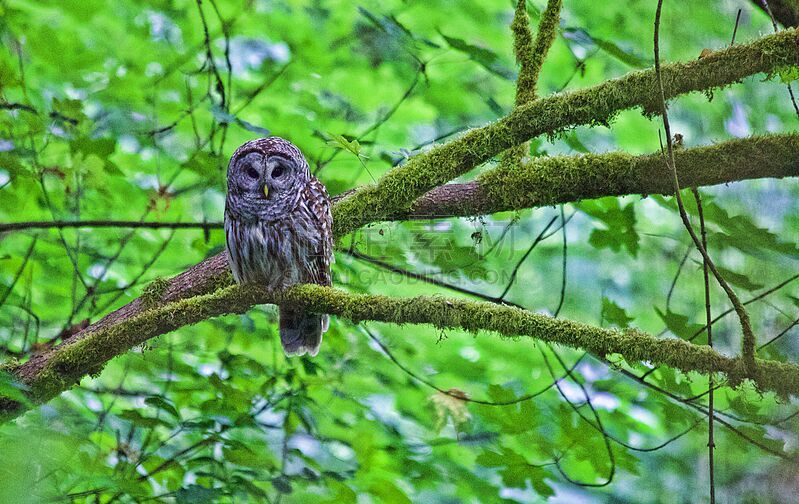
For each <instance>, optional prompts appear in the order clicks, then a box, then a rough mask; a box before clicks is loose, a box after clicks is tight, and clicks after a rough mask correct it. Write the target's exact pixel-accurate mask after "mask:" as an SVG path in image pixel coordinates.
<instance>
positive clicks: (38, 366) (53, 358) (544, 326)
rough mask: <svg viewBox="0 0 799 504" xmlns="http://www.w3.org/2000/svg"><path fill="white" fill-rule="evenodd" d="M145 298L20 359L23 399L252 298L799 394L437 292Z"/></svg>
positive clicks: (704, 351)
mask: <svg viewBox="0 0 799 504" xmlns="http://www.w3.org/2000/svg"><path fill="white" fill-rule="evenodd" d="M195 273H197V274H203V272H195ZM184 275H185V274H184ZM186 279H187V280H189V281H190V280H191V279H190V278H186ZM166 295H167V294H166V293H165V297H166ZM151 301H153V302H152V303H150V304H149V306H150V308H146V309H143V310H139V311H138V312H137V313H130V314H129V316H127V317H125V318H124V319H122V320H116V321H114V322H113V323H109V322H108V321H106V322H105V323H102V322H101V323H98V324H95V325H94V326H92V327H90V328H88V329H87V330H86V331H84V333H83V335H82V337H81V338H78V339H77V340H76V341H71V342H69V343H67V344H63V345H61V346H59V347H57V348H56V349H54V350H53V351H51V352H50V353H48V354H45V355H41V356H37V357H34V358H32V359H31V360H30V361H28V362H26V363H25V364H23V365H21V366H20V367H19V368H18V369H17V370H16V374H17V376H18V377H19V378H20V379H21V380H22V381H23V383H25V384H26V385H27V386H28V387H30V396H31V399H32V400H33V401H34V402H45V401H47V400H49V399H51V398H52V397H54V396H56V395H58V394H59V393H61V392H62V391H64V390H67V389H68V388H70V387H72V386H74V385H75V384H76V383H78V382H79V381H80V379H81V378H82V377H83V376H85V375H86V374H88V373H96V372H99V370H101V369H102V367H103V366H104V365H105V363H106V362H107V361H109V360H110V359H111V358H113V357H115V356H116V355H119V354H122V353H125V352H127V351H128V350H129V349H130V348H132V347H134V346H136V345H140V344H142V343H144V342H145V341H147V340H148V339H150V338H152V337H154V336H157V335H160V334H163V333H166V332H170V331H173V330H175V329H177V328H179V327H182V326H184V325H188V324H195V323H197V322H200V321H203V320H205V319H207V318H210V317H215V316H218V315H223V314H229V313H243V312H245V311H247V310H248V309H249V308H250V307H251V306H252V305H254V304H263V303H281V304H282V303H290V304H292V305H295V306H302V307H305V308H306V309H308V310H311V311H315V312H319V313H330V314H333V315H338V316H340V317H343V318H346V319H349V320H352V321H353V322H355V323H358V322H360V321H363V320H374V321H380V322H389V323H394V324H408V323H413V324H430V325H433V326H435V327H437V328H441V329H463V330H466V331H470V332H477V331H479V330H484V331H490V332H494V333H497V334H499V335H501V336H528V337H531V338H534V339H537V340H540V341H545V342H548V343H559V344H561V345H565V346H568V347H572V348H579V349H583V350H586V351H588V352H591V353H593V354H595V355H599V356H607V355H612V354H618V355H621V356H622V357H623V358H624V359H625V360H626V361H627V362H630V363H636V362H639V361H647V362H650V363H652V364H655V365H660V364H663V365H667V366H670V367H673V368H676V369H679V370H681V371H685V372H688V371H697V372H700V373H705V374H707V373H712V372H718V373H723V374H725V375H727V378H728V380H729V382H730V383H731V384H733V385H735V384H738V383H740V382H741V381H742V380H743V379H751V380H752V381H753V382H754V383H755V384H756V385H757V386H758V387H759V388H760V389H761V390H763V391H773V392H776V393H777V394H779V395H780V396H788V395H796V394H797V393H799V366H796V365H793V364H785V363H781V362H775V361H767V360H762V359H758V360H757V361H756V364H755V366H754V368H753V369H752V370H751V372H750V371H747V369H746V368H745V366H744V364H743V362H742V361H741V360H740V359H739V358H731V357H726V356H724V355H721V354H719V353H718V352H716V351H714V350H712V349H711V348H709V347H707V346H700V345H694V344H691V343H688V342H687V341H684V340H681V339H659V338H656V337H654V336H652V335H649V334H647V333H644V332H641V331H637V330H625V331H618V330H615V329H606V328H600V327H594V326H590V325H586V324H582V323H579V322H574V321H569V320H564V319H555V318H552V317H549V316H546V315H540V314H536V313H533V312H529V311H526V310H522V309H519V308H515V307H510V306H500V305H496V304H494V303H486V302H476V301H464V300H460V299H448V298H444V297H440V296H419V297H413V298H391V297H386V296H379V295H368V294H350V293H347V292H344V291H342V290H340V289H333V288H330V287H322V286H318V285H300V286H295V287H292V288H291V289H289V290H288V291H286V292H285V293H282V294H279V293H274V294H270V293H268V292H266V291H264V290H263V289H261V288H259V287H255V286H247V287H241V286H238V285H231V286H228V287H225V288H224V289H220V290H218V291H216V292H214V293H212V294H203V295H199V296H196V297H193V298H189V299H181V300H178V301H175V302H172V303H165V302H163V300H162V301H161V302H157V301H158V300H157V299H152V300H151ZM23 411H24V406H22V405H21V404H19V403H15V402H13V401H9V400H7V399H4V400H0V412H2V414H3V416H5V417H6V418H9V417H13V416H16V415H19V414H20V413H21V412H23Z"/></svg>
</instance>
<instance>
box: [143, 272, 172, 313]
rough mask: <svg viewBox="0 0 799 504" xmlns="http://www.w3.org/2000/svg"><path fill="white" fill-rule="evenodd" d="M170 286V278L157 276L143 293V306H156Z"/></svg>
mask: <svg viewBox="0 0 799 504" xmlns="http://www.w3.org/2000/svg"><path fill="white" fill-rule="evenodd" d="M167 287H169V280H167V279H166V278H163V277H156V278H155V279H153V281H152V282H150V283H149V284H148V285H147V287H145V288H144V290H143V291H142V293H141V296H140V299H141V302H142V306H144V307H145V308H152V307H153V306H156V305H157V304H158V303H160V302H161V300H162V299H163V297H164V294H165V293H166V289H167Z"/></svg>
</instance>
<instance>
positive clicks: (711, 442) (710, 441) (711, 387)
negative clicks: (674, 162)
mask: <svg viewBox="0 0 799 504" xmlns="http://www.w3.org/2000/svg"><path fill="white" fill-rule="evenodd" d="M739 13H740V11H739ZM691 191H692V192H693V195H694V199H695V200H696V209H697V213H698V214H699V232H700V233H701V235H702V246H703V247H704V248H705V250H707V229H706V228H705V214H704V212H703V211H702V197H701V196H700V195H699V191H698V190H697V189H696V188H695V187H693V188H691ZM702 273H703V275H704V283H705V321H706V323H707V345H708V346H709V347H710V348H713V331H712V325H711V323H710V322H711V321H712V320H713V316H712V314H711V311H710V279H709V275H708V268H707V261H704V260H703V261H702ZM707 381H708V384H707V387H708V407H707V411H708V415H707V449H708V453H707V458H708V471H709V474H710V504H715V503H716V476H715V461H714V459H713V450H714V449H715V448H716V442H715V436H714V432H713V427H714V420H715V419H714V417H715V414H714V413H715V412H714V404H713V401H714V396H715V392H714V391H715V383H714V378H713V373H709V374H708V375H707Z"/></svg>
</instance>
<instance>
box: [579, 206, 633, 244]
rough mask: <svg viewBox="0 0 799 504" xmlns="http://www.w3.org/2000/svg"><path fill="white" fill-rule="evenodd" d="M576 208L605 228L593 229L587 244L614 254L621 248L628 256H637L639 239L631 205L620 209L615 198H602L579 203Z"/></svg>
mask: <svg viewBox="0 0 799 504" xmlns="http://www.w3.org/2000/svg"><path fill="white" fill-rule="evenodd" d="M578 208H579V209H580V210H582V211H583V212H585V213H586V214H588V215H590V216H591V217H593V218H595V219H597V220H599V221H601V222H602V223H604V224H605V226H606V227H605V228H604V229H602V228H599V229H594V230H593V231H592V232H591V236H590V237H589V238H588V243H590V244H591V245H592V246H593V247H595V248H598V249H603V248H609V249H610V250H612V251H614V252H619V251H621V250H622V247H623V248H624V249H625V250H626V251H627V253H628V254H630V255H632V256H633V257H637V256H638V249H639V243H638V242H639V237H638V232H637V231H636V230H635V223H636V218H635V210H634V206H633V203H628V204H627V205H626V206H625V207H624V208H622V207H621V204H620V203H619V200H618V199H617V198H602V199H598V200H592V201H583V202H580V203H579V204H578Z"/></svg>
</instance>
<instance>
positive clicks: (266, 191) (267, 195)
mask: <svg viewBox="0 0 799 504" xmlns="http://www.w3.org/2000/svg"><path fill="white" fill-rule="evenodd" d="M268 197H269V186H268V185H266V184H264V198H268Z"/></svg>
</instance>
